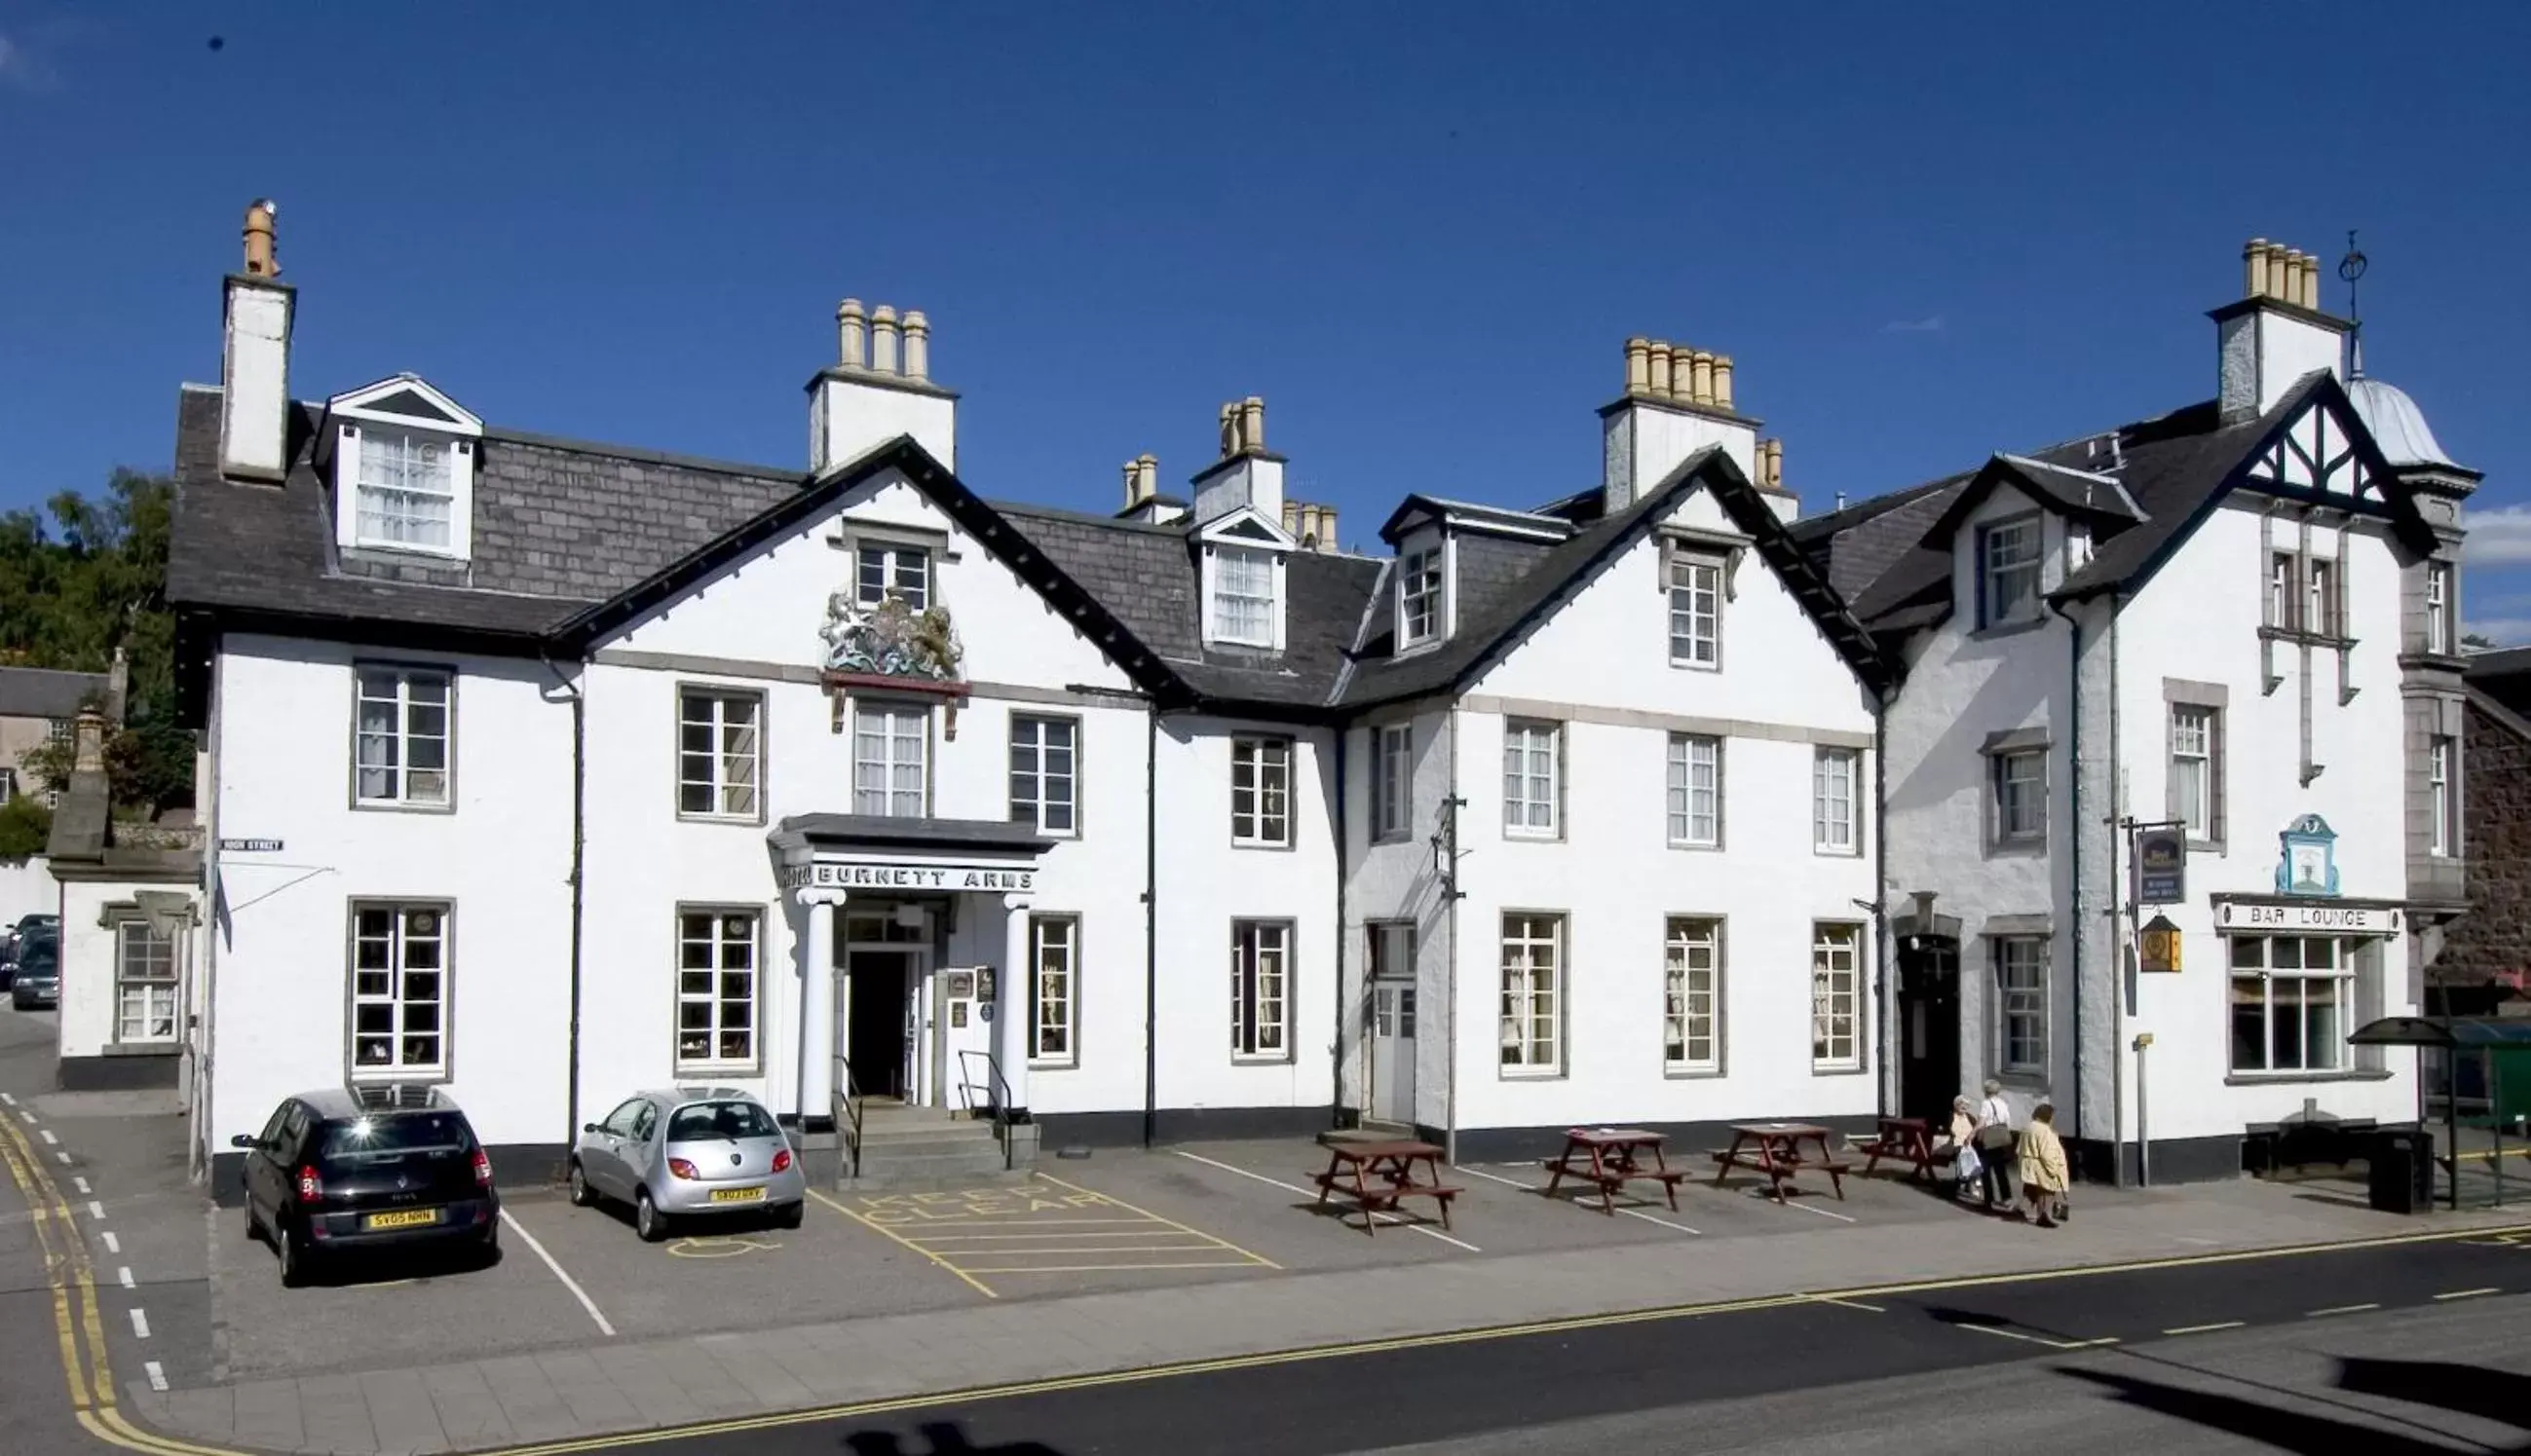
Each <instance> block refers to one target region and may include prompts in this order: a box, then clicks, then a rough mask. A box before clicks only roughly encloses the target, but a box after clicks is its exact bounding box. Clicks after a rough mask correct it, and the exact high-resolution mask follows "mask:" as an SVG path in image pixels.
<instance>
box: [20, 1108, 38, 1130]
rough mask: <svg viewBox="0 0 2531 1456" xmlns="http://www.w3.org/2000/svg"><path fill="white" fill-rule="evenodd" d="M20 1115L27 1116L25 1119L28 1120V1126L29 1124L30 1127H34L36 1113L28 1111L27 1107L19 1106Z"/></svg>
mask: <svg viewBox="0 0 2531 1456" xmlns="http://www.w3.org/2000/svg"><path fill="white" fill-rule="evenodd" d="M18 1115H19V1116H20V1117H23V1118H25V1119H26V1120H27V1126H28V1127H33V1126H34V1125H35V1114H33V1113H32V1112H29V1111H28V1110H27V1109H26V1108H24V1107H21V1108H19V1109H18Z"/></svg>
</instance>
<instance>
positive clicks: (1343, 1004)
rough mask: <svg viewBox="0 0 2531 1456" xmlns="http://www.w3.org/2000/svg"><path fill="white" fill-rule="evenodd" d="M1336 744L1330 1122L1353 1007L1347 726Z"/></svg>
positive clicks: (1340, 1087)
mask: <svg viewBox="0 0 2531 1456" xmlns="http://www.w3.org/2000/svg"><path fill="white" fill-rule="evenodd" d="M1335 740H1336V955H1335V959H1334V960H1333V961H1330V962H1328V964H1329V965H1330V966H1332V967H1334V971H1333V973H1332V975H1331V976H1330V977H1329V980H1330V981H1331V982H1332V983H1333V984H1334V986H1335V988H1336V1039H1335V1046H1334V1051H1335V1055H1333V1056H1331V1057H1329V1058H1327V1063H1328V1072H1327V1115H1328V1117H1329V1118H1330V1119H1331V1120H1332V1119H1333V1118H1334V1117H1336V1116H1337V1115H1338V1111H1337V1109H1339V1108H1341V1107H1343V1106H1344V1045H1345V1026H1346V1024H1347V1021H1348V1019H1349V1013H1350V1012H1351V1010H1352V1005H1353V1003H1352V1002H1350V1001H1348V1000H1347V999H1346V998H1345V994H1344V985H1345V976H1344V960H1345V938H1346V937H1345V880H1346V879H1347V877H1348V876H1347V875H1346V873H1345V867H1346V864H1347V862H1348V860H1349V859H1350V857H1351V853H1352V850H1353V837H1352V833H1351V828H1350V824H1349V820H1348V817H1347V814H1346V812H1345V811H1346V799H1345V750H1346V749H1347V748H1349V747H1351V745H1352V742H1353V730H1352V729H1351V728H1348V727H1346V726H1345V725H1344V724H1342V723H1339V724H1337V725H1336V730H1335ZM1410 771H1411V770H1410ZM1366 969H1368V968H1367V967H1366ZM1369 992H1370V987H1368V986H1366V987H1364V994H1365V995H1366V996H1367V995H1368V994H1369Z"/></svg>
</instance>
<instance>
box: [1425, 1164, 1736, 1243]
mask: <svg viewBox="0 0 2531 1456" xmlns="http://www.w3.org/2000/svg"><path fill="white" fill-rule="evenodd" d="M1459 1171H1460V1172H1462V1173H1467V1174H1470V1175H1473V1176H1475V1177H1478V1178H1483V1179H1485V1180H1486V1181H1487V1182H1489V1183H1500V1184H1502V1185H1504V1186H1505V1187H1509V1188H1517V1189H1520V1190H1522V1191H1524V1192H1527V1193H1545V1192H1546V1191H1547V1190H1546V1189H1544V1188H1541V1187H1540V1186H1539V1185H1537V1184H1535V1183H1523V1182H1521V1181H1520V1180H1519V1179H1517V1178H1505V1177H1503V1176H1502V1175H1501V1174H1499V1173H1489V1172H1486V1171H1484V1170H1483V1169H1479V1168H1472V1167H1469V1166H1468V1165H1467V1164H1465V1163H1461V1164H1459ZM1574 1206H1575V1207H1588V1206H1589V1205H1588V1204H1575V1205H1574ZM1615 1211H1616V1212H1619V1213H1623V1214H1625V1215H1626V1216H1627V1217H1628V1218H1640V1219H1642V1220H1643V1221H1644V1222H1646V1223H1658V1224H1659V1225H1660V1226H1661V1227H1663V1228H1674V1229H1677V1230H1678V1231H1679V1232H1680V1233H1683V1234H1695V1235H1697V1236H1698V1237H1699V1238H1702V1237H1704V1230H1702V1229H1693V1228H1689V1227H1688V1226H1687V1225H1686V1224H1684V1223H1672V1222H1670V1221H1669V1220H1668V1219H1666V1218H1655V1217H1654V1216H1653V1215H1651V1214H1650V1213H1647V1212H1645V1211H1644V1210H1643V1209H1641V1208H1619V1209H1616V1210H1615Z"/></svg>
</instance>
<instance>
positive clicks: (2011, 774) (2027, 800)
mask: <svg viewBox="0 0 2531 1456" xmlns="http://www.w3.org/2000/svg"><path fill="white" fill-rule="evenodd" d="M1987 765H1988V778H1989V780H1990V792H1991V793H1992V795H1993V797H1994V814H1993V820H1994V824H1995V838H1996V842H1997V843H1998V844H2032V843H2044V842H2045V841H2046V840H2047V838H2048V751H2047V750H2046V749H2015V750H2012V751H2009V752H2006V753H1998V754H1995V755H1993V756H1990V757H1989V758H1988V760H1987Z"/></svg>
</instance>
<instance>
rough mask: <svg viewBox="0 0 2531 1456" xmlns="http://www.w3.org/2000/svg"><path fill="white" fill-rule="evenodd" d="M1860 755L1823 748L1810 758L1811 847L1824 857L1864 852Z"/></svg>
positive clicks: (1859, 752) (1848, 750)
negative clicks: (1861, 829) (1861, 825)
mask: <svg viewBox="0 0 2531 1456" xmlns="http://www.w3.org/2000/svg"><path fill="white" fill-rule="evenodd" d="M1862 769H1863V753H1862V751H1861V750H1860V749H1840V748H1828V747H1822V748H1820V749H1818V750H1816V751H1814V753H1813V755H1812V757H1811V845H1812V848H1813V849H1815V850H1816V851H1817V852H1818V853H1820V854H1823V855H1859V854H1861V853H1863V836H1862V833H1861V831H1860V827H1859V826H1860V823H1861V814H1862V795H1861V790H1862Z"/></svg>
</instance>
